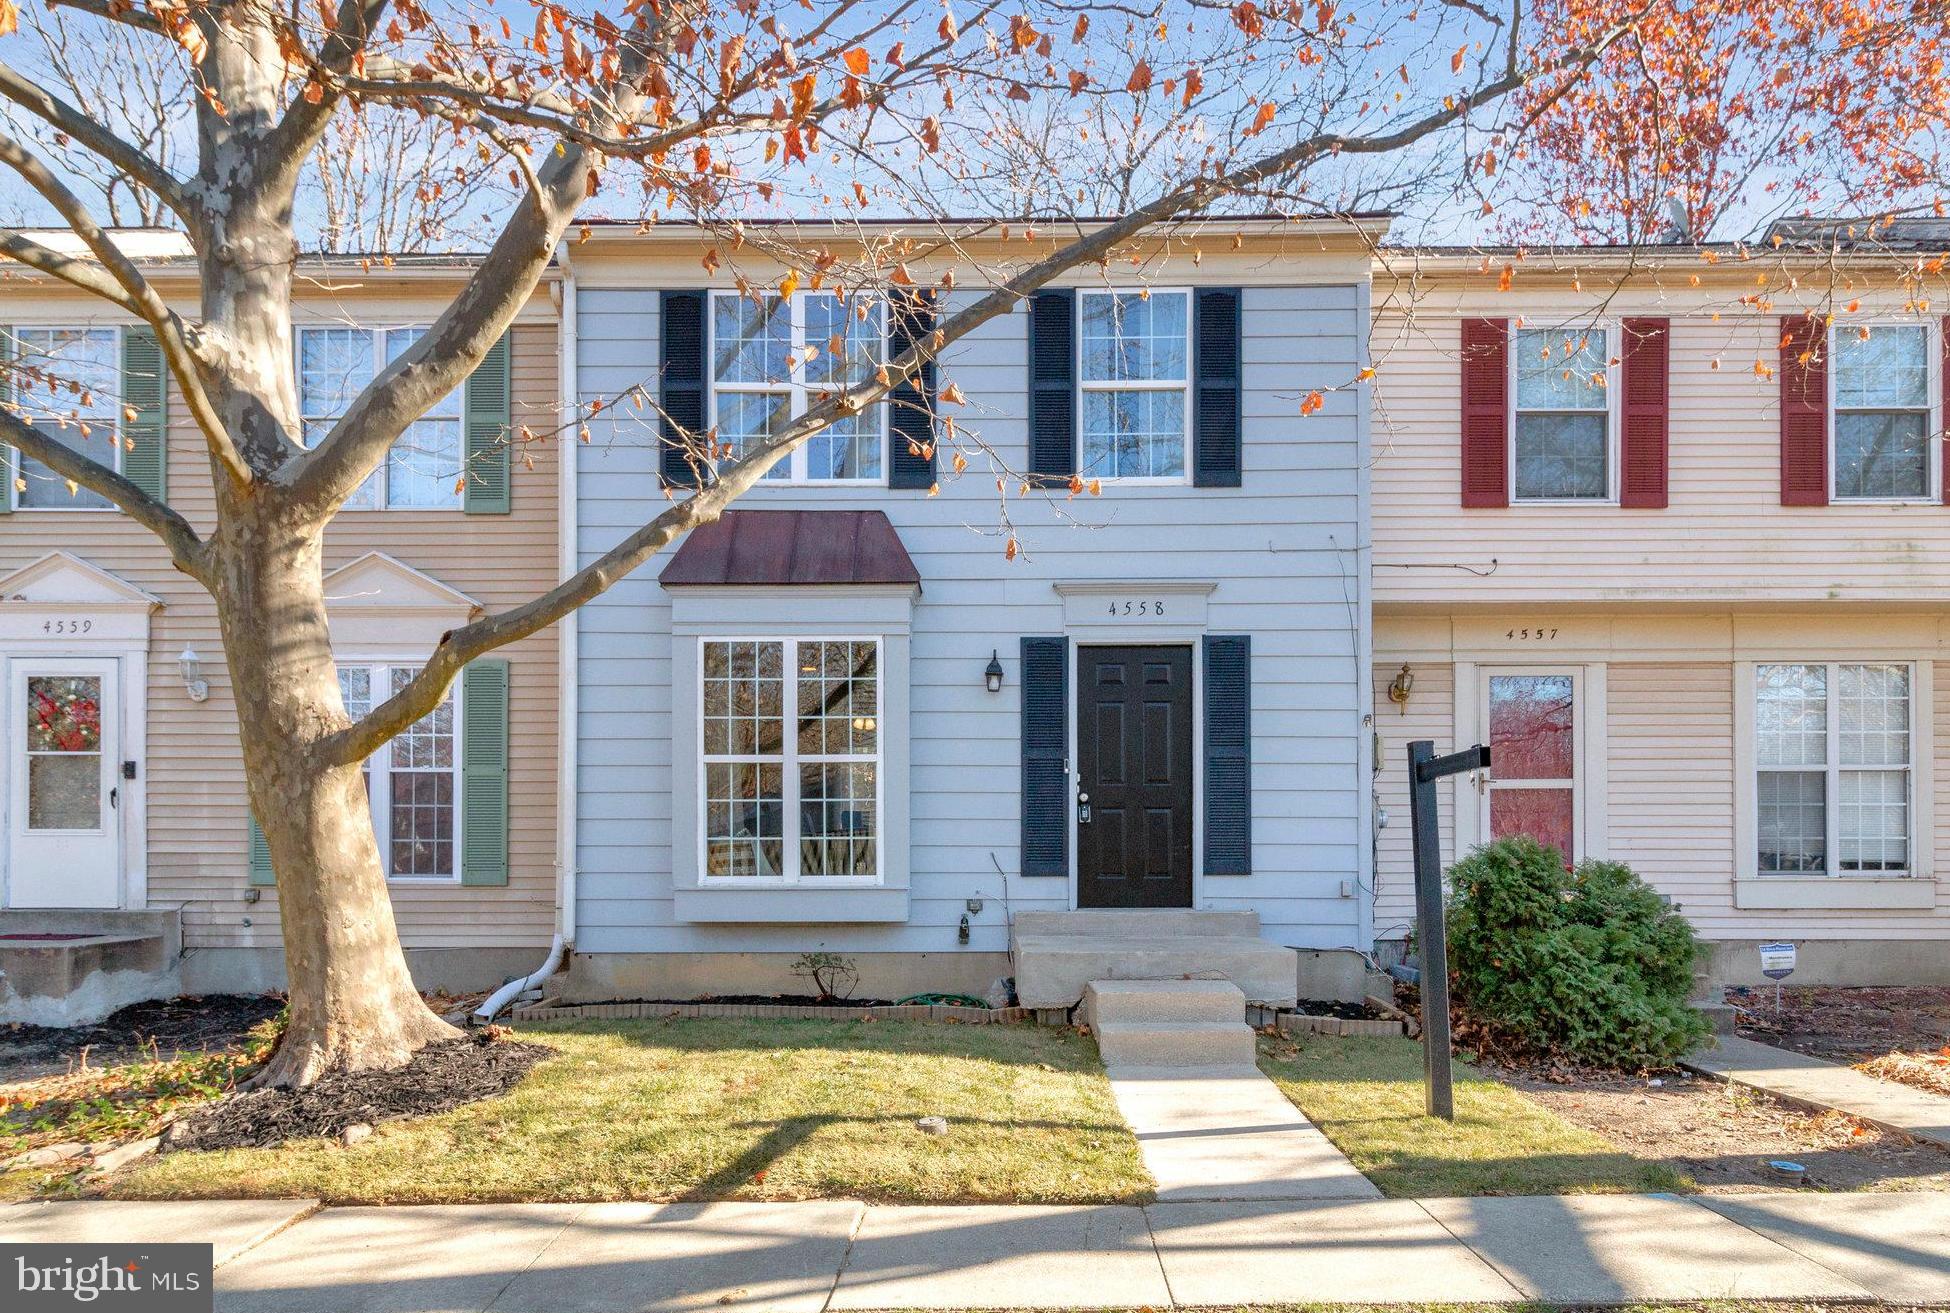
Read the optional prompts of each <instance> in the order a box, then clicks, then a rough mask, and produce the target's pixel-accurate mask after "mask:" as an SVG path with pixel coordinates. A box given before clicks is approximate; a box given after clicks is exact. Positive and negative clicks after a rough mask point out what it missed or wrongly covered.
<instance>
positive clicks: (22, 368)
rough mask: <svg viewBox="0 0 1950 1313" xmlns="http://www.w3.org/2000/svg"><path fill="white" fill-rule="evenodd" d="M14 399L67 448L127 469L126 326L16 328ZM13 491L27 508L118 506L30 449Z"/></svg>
mask: <svg viewBox="0 0 1950 1313" xmlns="http://www.w3.org/2000/svg"><path fill="white" fill-rule="evenodd" d="M13 338H14V349H15V362H14V370H13V373H12V381H13V401H14V404H15V406H16V407H18V409H19V411H20V414H21V417H22V418H23V419H26V420H28V421H29V422H30V423H32V424H33V425H34V427H35V428H37V429H39V430H40V431H41V432H42V433H44V434H46V435H47V436H48V437H50V438H52V439H53V440H54V441H56V442H58V443H60V444H61V445H62V446H64V447H72V448H74V450H76V451H78V452H80V453H81V454H82V455H84V456H86V457H88V458H89V459H90V460H92V461H95V462H96V463H97V464H100V465H106V466H108V467H109V468H111V469H114V470H118V471H119V470H120V469H121V468H122V444H121V442H120V440H119V439H118V437H117V433H118V429H119V426H120V423H121V418H122V361H121V351H122V330H121V329H119V328H16V329H14V330H13ZM16 454H17V455H18V458H19V467H18V469H17V470H16V471H15V475H14V486H13V489H12V491H11V493H10V494H9V495H11V496H12V497H13V499H14V505H15V506H18V507H19V508H20V509H22V510H60V511H70V510H91V511H97V510H112V509H113V504H112V503H111V502H110V501H109V500H108V498H106V497H104V496H102V495H101V494H100V493H97V492H91V491H90V490H88V489H87V488H83V487H80V486H78V485H71V484H70V483H69V482H68V480H67V478H66V476H64V475H60V474H56V473H55V472H54V471H53V470H51V469H49V468H48V467H47V466H45V465H43V464H41V463H40V462H39V461H37V460H33V459H31V458H29V457H28V456H27V455H26V454H25V453H24V452H22V453H16Z"/></svg>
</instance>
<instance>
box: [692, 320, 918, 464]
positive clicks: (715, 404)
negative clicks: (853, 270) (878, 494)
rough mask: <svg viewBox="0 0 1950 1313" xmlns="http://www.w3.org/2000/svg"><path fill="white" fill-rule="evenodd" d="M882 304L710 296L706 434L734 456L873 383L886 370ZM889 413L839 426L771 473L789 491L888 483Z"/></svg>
mask: <svg viewBox="0 0 1950 1313" xmlns="http://www.w3.org/2000/svg"><path fill="white" fill-rule="evenodd" d="M886 336H887V322H886V313H885V309H884V307H883V305H882V304H881V303H880V302H878V301H875V300H873V299H871V298H869V297H866V296H862V295H854V296H850V297H848V298H846V299H845V300H841V299H840V297H838V296H837V295H835V294H834V293H832V292H799V293H796V294H794V295H793V296H791V297H779V296H763V297H758V298H753V297H750V296H745V295H741V294H740V293H737V292H713V293H712V294H711V414H710V417H709V423H710V426H711V427H712V428H714V429H716V431H717V440H718V442H719V444H720V445H721V446H724V447H728V448H729V456H730V457H731V458H736V457H738V456H741V455H743V454H744V453H745V452H747V451H749V450H751V449H752V448H753V447H754V446H757V445H758V444H759V443H761V442H763V441H764V440H765V439H767V438H770V437H774V436H776V435H778V434H780V433H783V432H784V431H785V430H786V428H787V427H789V426H790V425H791V423H792V421H793V420H794V419H796V418H798V417H799V416H801V415H803V414H805V413H806V410H807V408H808V407H810V406H811V405H813V404H815V403H816V402H817V401H819V400H820V398H821V396H822V395H823V394H825V393H827V392H831V391H837V390H839V389H841V388H843V387H847V386H852V385H858V384H862V383H865V382H867V381H869V380H870V379H871V378H872V377H873V375H874V373H875V372H876V371H877V370H878V369H879V368H880V367H881V365H883V364H885V363H886V356H887V346H886ZM886 453H887V407H885V406H878V405H876V406H868V407H867V408H866V409H864V410H862V411H860V412H858V413H857V414H854V415H850V416H845V417H842V418H840V419H837V420H835V421H833V422H832V423H831V424H829V425H827V426H826V427H825V428H823V429H821V430H820V431H819V432H817V433H815V434H813V435H812V437H810V438H808V439H806V441H805V442H803V443H801V444H800V445H799V446H798V447H797V448H795V449H794V450H793V451H792V453H791V454H790V455H788V456H787V457H786V458H785V459H783V460H781V461H780V462H779V463H778V464H776V465H774V466H773V467H772V468H771V469H769V470H767V471H766V473H765V477H766V478H767V479H768V480H772V481H775V482H792V483H879V482H883V481H884V480H885V479H886V477H887V454H886Z"/></svg>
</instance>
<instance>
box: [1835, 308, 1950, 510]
mask: <svg viewBox="0 0 1950 1313" xmlns="http://www.w3.org/2000/svg"><path fill="white" fill-rule="evenodd" d="M1833 350H1834V361H1835V366H1834V377H1835V381H1834V389H1835V391H1834V416H1833V421H1832V424H1831V426H1830V427H1831V432H1832V441H1833V442H1834V446H1835V452H1834V461H1833V467H1834V470H1835V494H1834V495H1835V500H1837V501H1923V500H1926V499H1928V498H1929V496H1930V489H1931V488H1932V487H1933V486H1934V483H1933V481H1932V478H1931V453H1930V448H1931V446H1932V445H1933V444H1932V439H1933V438H1934V437H1935V435H1936V432H1937V423H1936V411H1935V407H1934V405H1933V404H1932V403H1931V398H1932V397H1933V396H1935V395H1936V391H1935V389H1934V388H1933V387H1932V386H1931V367H1930V360H1931V351H1930V330H1929V329H1928V328H1927V327H1925V326H1924V325H1922V324H1880V325H1867V326H1863V327H1859V328H1857V327H1842V326H1839V325H1838V326H1837V327H1836V329H1835V331H1834V347H1833Z"/></svg>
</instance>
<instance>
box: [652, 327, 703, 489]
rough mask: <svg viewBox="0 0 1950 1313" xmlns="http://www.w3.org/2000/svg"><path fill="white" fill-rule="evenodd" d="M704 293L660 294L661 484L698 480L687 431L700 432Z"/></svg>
mask: <svg viewBox="0 0 1950 1313" xmlns="http://www.w3.org/2000/svg"><path fill="white" fill-rule="evenodd" d="M705 296H706V293H704V292H701V291H697V292H665V293H664V294H663V343H664V360H663V372H662V375H661V377H662V379H663V398H662V402H661V404H662V406H663V412H664V413H663V417H662V423H661V426H660V431H661V433H662V436H663V466H662V470H663V478H664V485H665V486H666V487H671V488H695V487H697V486H698V485H699V484H700V483H702V482H703V480H702V478H700V471H699V468H698V466H697V465H696V464H694V463H693V457H692V453H691V450H690V448H689V446H688V445H687V444H688V442H689V439H688V437H687V436H686V434H687V433H702V432H703V431H704V301H705Z"/></svg>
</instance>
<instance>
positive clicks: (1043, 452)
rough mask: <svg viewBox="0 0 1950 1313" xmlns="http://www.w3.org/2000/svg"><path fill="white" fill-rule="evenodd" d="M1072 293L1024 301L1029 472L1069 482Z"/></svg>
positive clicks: (1073, 425) (1073, 462) (1073, 409)
mask: <svg viewBox="0 0 1950 1313" xmlns="http://www.w3.org/2000/svg"><path fill="white" fill-rule="evenodd" d="M1076 308H1077V297H1076V293H1075V292H1073V291H1071V290H1070V289H1069V288H1058V289H1055V290H1052V291H1043V292H1038V293H1036V295H1035V297H1034V298H1033V299H1032V300H1031V301H1030V303H1029V472H1030V473H1031V474H1036V475H1040V476H1042V477H1043V478H1045V479H1049V480H1060V481H1062V482H1064V483H1068V482H1069V481H1070V478H1071V476H1072V475H1074V474H1075V473H1076V470H1077V375H1076V359H1077V356H1076Z"/></svg>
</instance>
